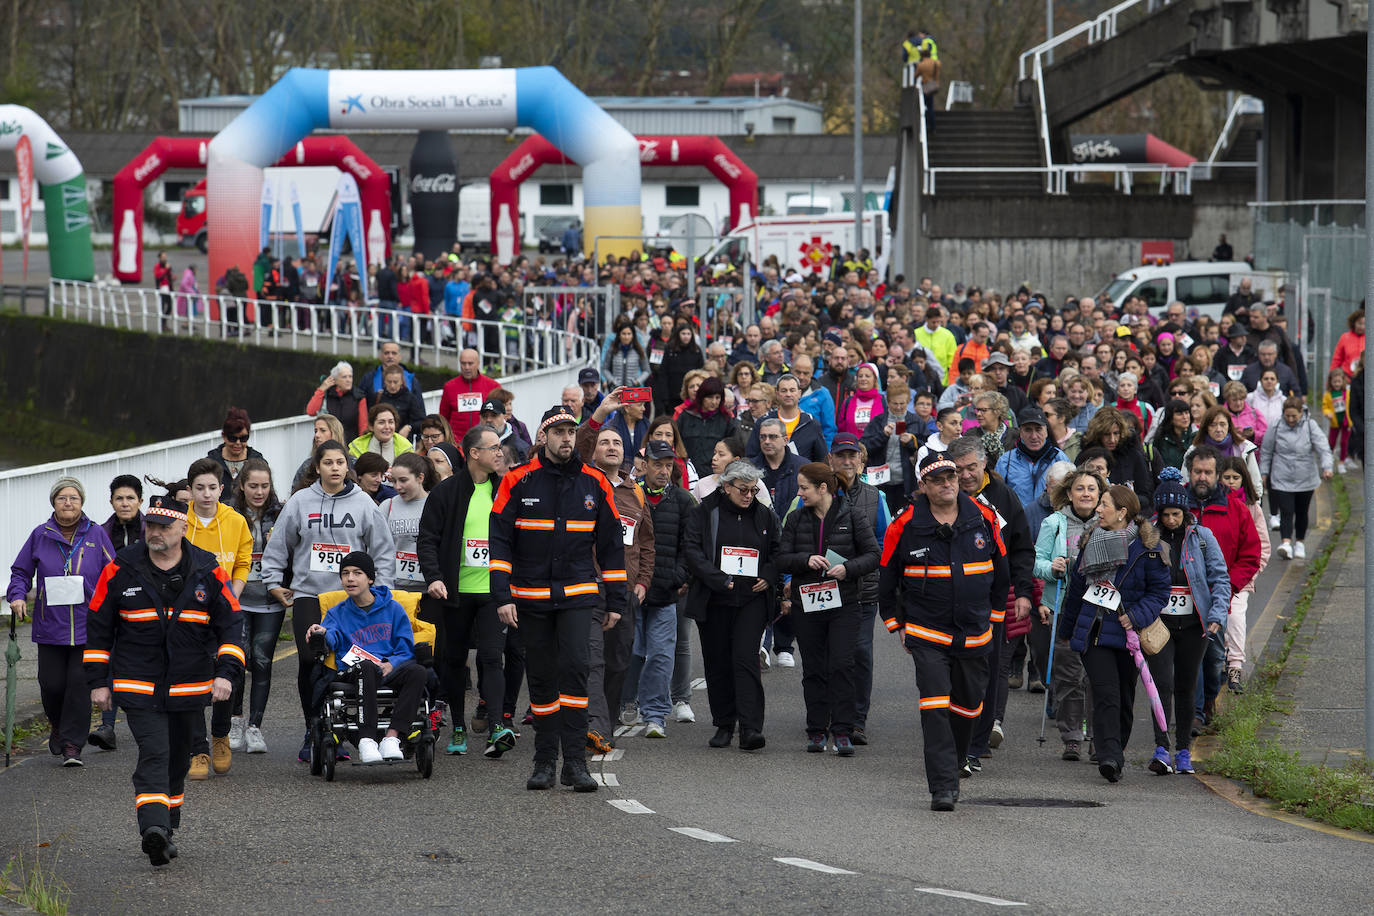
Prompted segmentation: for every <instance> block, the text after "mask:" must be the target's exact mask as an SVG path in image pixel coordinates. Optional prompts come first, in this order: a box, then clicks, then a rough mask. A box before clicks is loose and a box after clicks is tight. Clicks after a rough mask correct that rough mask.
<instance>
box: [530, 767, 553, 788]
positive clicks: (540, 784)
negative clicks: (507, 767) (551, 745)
mask: <svg viewBox="0 0 1374 916" xmlns="http://www.w3.org/2000/svg"><path fill="white" fill-rule="evenodd" d="M553 780H554V772H553V761H552V760H536V761H535V762H534V772H532V773H530V778H529V779H527V780H526V781H525V788H526V789H552V788H553Z"/></svg>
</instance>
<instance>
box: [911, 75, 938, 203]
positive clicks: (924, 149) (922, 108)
mask: <svg viewBox="0 0 1374 916" xmlns="http://www.w3.org/2000/svg"><path fill="white" fill-rule="evenodd" d="M913 69H914V68H913ZM915 88H916V121H917V122H918V123H919V124H920V125H921V127H920V130H921V174H922V175H923V176H924V175H929V174H930V140H929V138H928V137H927V136H926V94H925V92H924V91H922V89H921V78H920V77H919V76H918V77H916V84H915ZM925 193H927V194H933V193H935V188H934V186H932V187H931V189H930V190H929V191H927V192H925Z"/></svg>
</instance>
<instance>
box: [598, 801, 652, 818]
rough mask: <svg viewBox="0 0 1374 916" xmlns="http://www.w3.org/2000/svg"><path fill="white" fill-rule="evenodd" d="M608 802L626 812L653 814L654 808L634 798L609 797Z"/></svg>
mask: <svg viewBox="0 0 1374 916" xmlns="http://www.w3.org/2000/svg"><path fill="white" fill-rule="evenodd" d="M606 804H608V805H610V806H611V807H612V808H619V809H620V810H621V811H624V812H625V813H626V814H653V813H654V811H653V809H652V808H646V807H645V806H644V805H641V804H640V803H639V802H637V801H635V800H634V799H633V798H608V799H606Z"/></svg>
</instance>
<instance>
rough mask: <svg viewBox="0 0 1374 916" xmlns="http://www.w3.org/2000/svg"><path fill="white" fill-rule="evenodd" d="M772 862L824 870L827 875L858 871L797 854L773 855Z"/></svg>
mask: <svg viewBox="0 0 1374 916" xmlns="http://www.w3.org/2000/svg"><path fill="white" fill-rule="evenodd" d="M773 861H774V862H781V863H782V864H783V865H795V866H796V867H797V868H808V869H810V870H811V871H818V872H824V873H825V874H827V875H857V874H858V872H855V871H850V870H849V869H847V868H836V867H835V866H833V865H826V864H824V863H822V862H812V861H811V860H810V859H802V858H798V857H797V856H774V857H773Z"/></svg>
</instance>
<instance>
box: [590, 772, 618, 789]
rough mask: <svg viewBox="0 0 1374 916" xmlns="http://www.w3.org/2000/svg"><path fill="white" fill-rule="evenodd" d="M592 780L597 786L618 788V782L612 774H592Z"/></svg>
mask: <svg viewBox="0 0 1374 916" xmlns="http://www.w3.org/2000/svg"><path fill="white" fill-rule="evenodd" d="M592 779H595V780H596V781H597V783H598V784H599V785H603V786H617V787H618V786H619V785H620V780H619V779H617V778H616V775H615V774H614V773H593V774H592Z"/></svg>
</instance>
